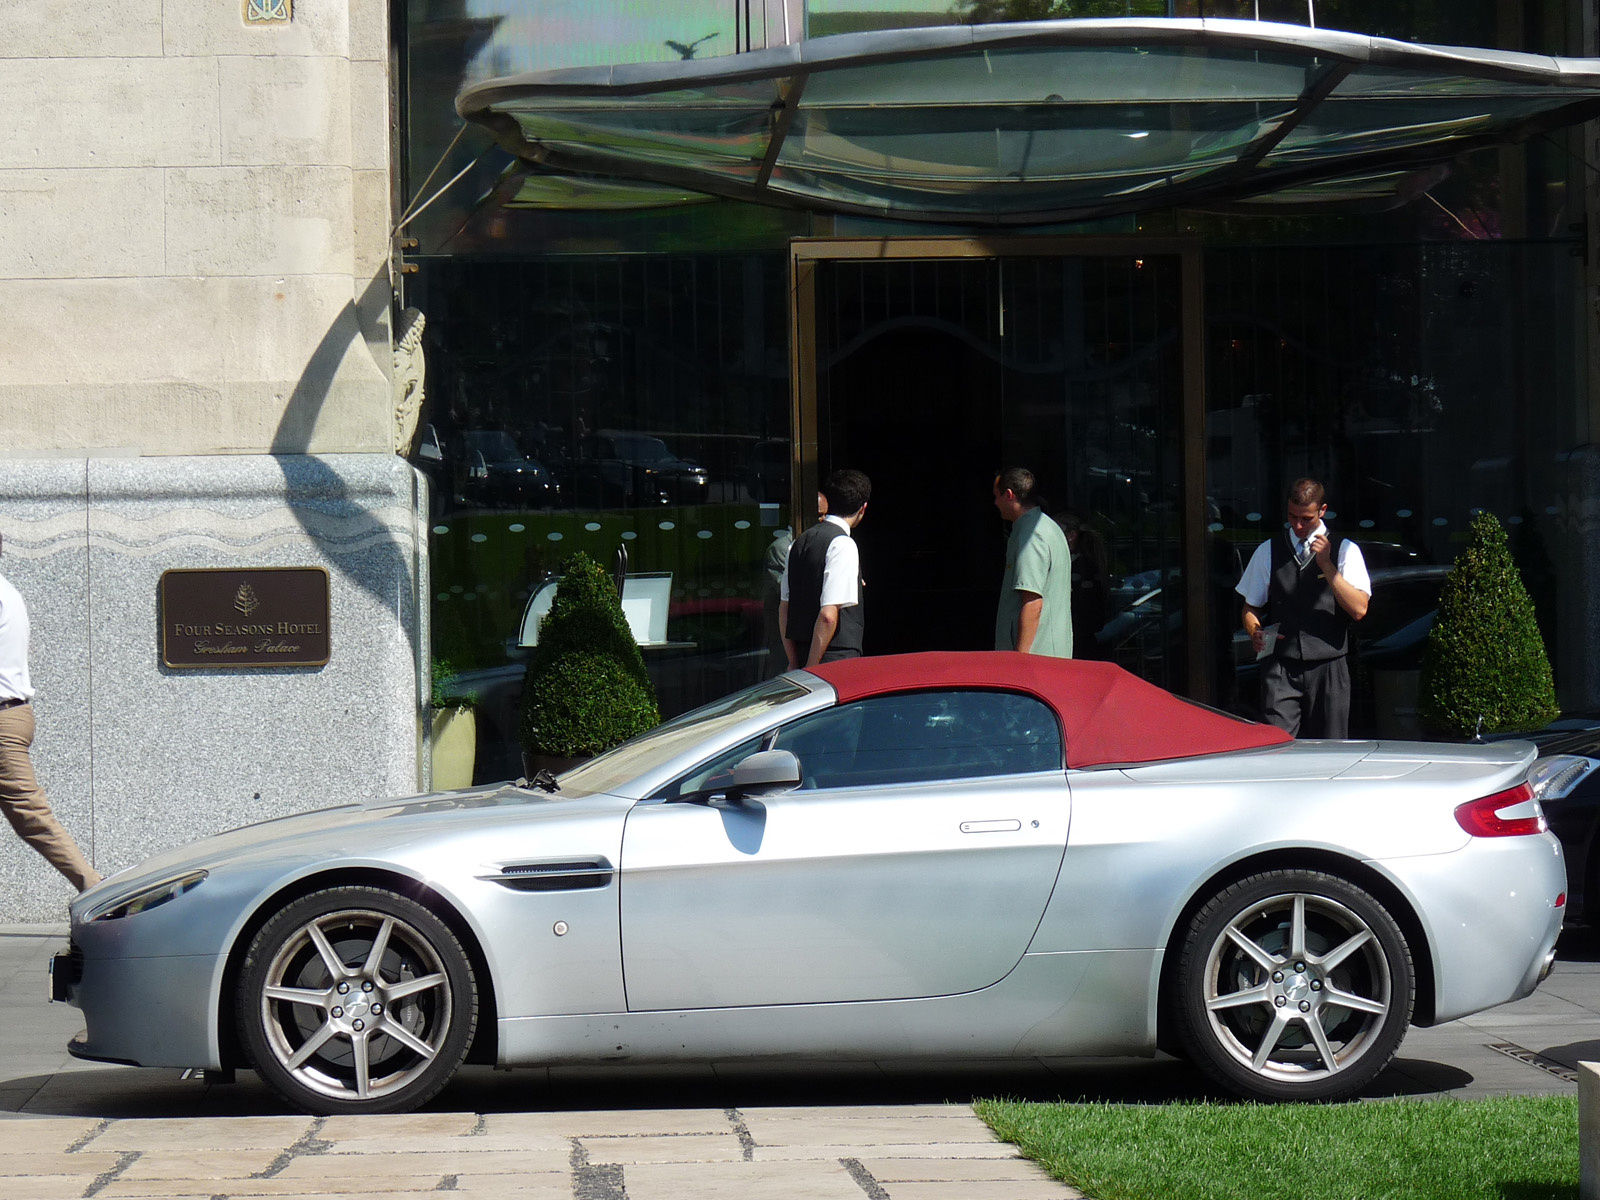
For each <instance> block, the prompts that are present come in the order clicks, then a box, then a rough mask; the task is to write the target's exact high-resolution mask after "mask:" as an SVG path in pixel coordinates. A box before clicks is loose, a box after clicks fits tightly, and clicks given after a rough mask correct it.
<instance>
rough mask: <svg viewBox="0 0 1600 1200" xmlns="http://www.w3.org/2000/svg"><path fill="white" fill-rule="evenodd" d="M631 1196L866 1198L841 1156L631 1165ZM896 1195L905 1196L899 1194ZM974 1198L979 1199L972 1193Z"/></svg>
mask: <svg viewBox="0 0 1600 1200" xmlns="http://www.w3.org/2000/svg"><path fill="white" fill-rule="evenodd" d="M626 1183H627V1187H628V1200H863V1196H864V1193H863V1192H862V1190H861V1186H860V1185H859V1184H858V1183H857V1182H856V1181H855V1179H854V1178H852V1177H851V1175H850V1173H849V1172H848V1171H846V1170H845V1168H844V1167H843V1166H841V1165H840V1164H839V1163H838V1162H837V1161H834V1162H781V1163H760V1162H749V1163H746V1162H741V1163H728V1164H723V1165H718V1166H715V1167H712V1166H705V1165H698V1164H693V1165H691V1164H687V1163H655V1164H642V1165H640V1166H636V1167H629V1168H628V1171H627V1176H626ZM893 1200H899V1198H898V1197H893ZM971 1200H978V1198H977V1197H972V1198H971Z"/></svg>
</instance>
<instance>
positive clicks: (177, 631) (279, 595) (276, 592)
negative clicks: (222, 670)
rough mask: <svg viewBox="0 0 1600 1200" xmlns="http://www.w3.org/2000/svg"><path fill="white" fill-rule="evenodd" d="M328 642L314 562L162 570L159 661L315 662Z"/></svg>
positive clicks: (323, 594)
mask: <svg viewBox="0 0 1600 1200" xmlns="http://www.w3.org/2000/svg"><path fill="white" fill-rule="evenodd" d="M328 645H329V643H328V572H327V571H326V570H325V569H324V568H322V567H252V568H242V569H240V568H232V567H224V568H221V569H210V570H182V571H164V572H162V575H161V661H162V662H163V663H165V664H166V665H167V666H169V667H320V666H322V665H323V664H325V663H326V662H327V661H328Z"/></svg>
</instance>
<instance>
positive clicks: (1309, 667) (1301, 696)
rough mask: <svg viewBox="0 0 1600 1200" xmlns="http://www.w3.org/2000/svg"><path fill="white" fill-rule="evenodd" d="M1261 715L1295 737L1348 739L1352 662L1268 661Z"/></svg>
mask: <svg viewBox="0 0 1600 1200" xmlns="http://www.w3.org/2000/svg"><path fill="white" fill-rule="evenodd" d="M1261 714H1262V716H1264V717H1265V718H1266V720H1267V723H1268V724H1269V725H1276V726H1277V727H1278V728H1279V729H1282V730H1286V731H1287V732H1288V733H1289V734H1290V735H1291V736H1293V737H1308V738H1347V737H1349V736H1350V660H1349V658H1347V657H1340V658H1329V659H1324V660H1323V661H1322V662H1304V661H1302V660H1300V659H1297V658H1269V659H1268V660H1267V661H1266V664H1265V668H1264V669H1263V670H1262V672H1261Z"/></svg>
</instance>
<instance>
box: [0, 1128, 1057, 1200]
mask: <svg viewBox="0 0 1600 1200" xmlns="http://www.w3.org/2000/svg"><path fill="white" fill-rule="evenodd" d="M439 1192H450V1193H457V1194H461V1195H466V1196H478V1197H506V1198H507V1200H510V1198H513V1197H514V1198H517V1200H524V1198H525V1200H767V1198H769V1197H770V1198H772V1200H778V1198H783V1200H862V1198H863V1197H872V1198H875V1200H884V1198H890V1200H957V1198H962V1200H965V1198H967V1197H982V1198H983V1200H1036V1198H1038V1200H1044V1198H1046V1197H1048V1198H1051V1200H1060V1198H1061V1197H1071V1196H1076V1195H1077V1194H1078V1193H1076V1192H1074V1191H1072V1190H1071V1189H1070V1188H1066V1187H1063V1186H1062V1185H1060V1184H1058V1183H1055V1182H1052V1181H1051V1180H1049V1179H1048V1178H1047V1177H1046V1176H1045V1174H1044V1173H1043V1172H1042V1171H1040V1170H1039V1168H1037V1167H1035V1166H1034V1165H1033V1164H1032V1163H1029V1162H1027V1161H1025V1160H1023V1159H1020V1158H1017V1157H1016V1155H1015V1153H1014V1152H1013V1151H1012V1149H1011V1147H1009V1146H1006V1145H1003V1144H1001V1143H998V1142H996V1141H995V1140H994V1137H993V1135H992V1134H991V1133H990V1132H989V1129H988V1127H987V1126H986V1125H984V1124H983V1122H981V1121H979V1120H978V1118H977V1117H975V1116H973V1115H972V1112H971V1110H970V1109H967V1108H964V1107H961V1106H955V1105H949V1106H945V1105H911V1106H901V1107H876V1106H875V1107H870V1108H850V1107H845V1108H830V1109H817V1108H762V1109H748V1110H742V1109H730V1110H727V1111H725V1112H723V1111H717V1110H712V1109H692V1110H679V1109H668V1110H660V1109H642V1110H637V1109H636V1110H626V1111H620V1112H562V1113H490V1114H484V1115H479V1114H475V1113H450V1112H443V1113H432V1112H429V1113H414V1114H409V1115H405V1116H388V1117H327V1118H319V1119H312V1118H309V1117H292V1116H273V1117H199V1118H177V1119H174V1118H153V1119H150V1120H138V1119H126V1120H119V1121H97V1120H94V1119H93V1118H74V1117H50V1118H41V1119H38V1120H27V1119H24V1120H13V1121H9V1122H0V1195H4V1196H5V1197H6V1198H7V1200H63V1198H65V1197H98V1198H100V1200H132V1198H134V1197H140V1198H148V1197H189V1196H195V1197H220V1196H226V1197H230V1198H232V1197H250V1196H271V1197H276V1198H278V1200H288V1198H290V1197H303V1198H305V1200H312V1198H315V1200H336V1198H338V1197H360V1198H362V1200H370V1198H371V1197H372V1196H374V1195H382V1196H409V1195H413V1194H415V1195H421V1194H423V1193H430V1194H436V1193H439Z"/></svg>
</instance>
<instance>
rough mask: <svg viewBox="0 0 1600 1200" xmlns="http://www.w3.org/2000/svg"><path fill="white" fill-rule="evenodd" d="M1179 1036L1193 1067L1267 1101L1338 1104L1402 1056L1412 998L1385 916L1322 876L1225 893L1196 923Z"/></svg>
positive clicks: (1271, 880)
mask: <svg viewBox="0 0 1600 1200" xmlns="http://www.w3.org/2000/svg"><path fill="white" fill-rule="evenodd" d="M1176 986H1177V995H1176V1005H1175V1008H1176V1012H1177V1017H1178V1033H1179V1037H1180V1039H1181V1041H1182V1043H1183V1047H1184V1049H1185V1050H1186V1051H1187V1052H1188V1054H1189V1056H1190V1057H1191V1058H1192V1059H1193V1060H1194V1062H1195V1063H1196V1064H1197V1065H1198V1066H1199V1067H1200V1068H1201V1069H1202V1070H1204V1071H1205V1072H1206V1073H1207V1074H1208V1075H1210V1076H1211V1077H1212V1078H1213V1079H1215V1080H1216V1081H1217V1082H1219V1083H1221V1084H1222V1085H1223V1086H1224V1087H1226V1088H1228V1089H1229V1090H1230V1091H1234V1092H1237V1093H1239V1094H1241V1095H1244V1096H1248V1097H1251V1098H1253V1099H1258V1100H1334V1099H1342V1098H1344V1097H1346V1096H1349V1095H1351V1094H1353V1093H1355V1092H1357V1091H1359V1090H1360V1089H1361V1088H1363V1087H1365V1086H1366V1085H1367V1084H1368V1083H1370V1082H1371V1081H1372V1080H1373V1078H1374V1077H1376V1076H1377V1074H1378V1072H1380V1071H1382V1070H1383V1068H1384V1067H1385V1066H1387V1065H1388V1064H1389V1061H1390V1060H1391V1059H1392V1058H1393V1057H1394V1054H1395V1051H1396V1050H1397V1049H1399V1046H1400V1041H1401V1039H1402V1038H1403V1037H1404V1036H1405V1032H1406V1027H1407V1026H1408V1025H1409V1024H1410V1022H1411V1007H1412V1001H1413V993H1414V991H1415V981H1414V973H1413V969H1412V964H1411V952H1410V949H1409V947H1408V946H1407V945H1406V940H1405V937H1404V935H1403V934H1402V933H1401V932H1400V928H1399V926H1398V925H1397V924H1396V923H1395V920H1394V918H1393V917H1392V916H1391V915H1390V914H1389V912H1388V910H1387V909H1385V908H1384V906H1383V905H1382V904H1381V903H1379V902H1378V901H1377V900H1376V899H1374V898H1373V897H1372V896H1371V895H1369V894H1368V893H1367V892H1365V891H1364V890H1362V889H1361V888H1359V887H1357V886H1356V885H1355V884H1353V883H1351V882H1350V881H1348V880H1346V879H1343V878H1340V877H1339V876H1336V875H1329V874H1325V873H1323V872H1320V871H1270V872H1266V873H1264V874H1261V875H1253V876H1251V877H1250V878H1248V879H1243V880H1240V881H1239V882H1238V883H1235V884H1232V885H1230V886H1229V887H1227V888H1224V889H1223V890H1222V891H1221V892H1219V893H1218V894H1217V895H1215V896H1214V897H1212V898H1211V900H1210V901H1209V902H1207V903H1206V904H1205V905H1203V906H1202V907H1201V909H1200V910H1199V912H1197V913H1196V914H1195V916H1194V918H1193V920H1192V922H1191V923H1190V926H1189V932H1188V936H1187V937H1186V938H1185V940H1184V943H1183V948H1182V951H1181V953H1180V955H1179V959H1178V970H1177V974H1176Z"/></svg>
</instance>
